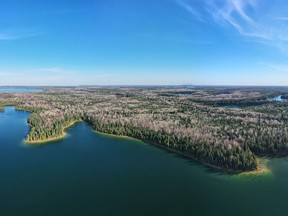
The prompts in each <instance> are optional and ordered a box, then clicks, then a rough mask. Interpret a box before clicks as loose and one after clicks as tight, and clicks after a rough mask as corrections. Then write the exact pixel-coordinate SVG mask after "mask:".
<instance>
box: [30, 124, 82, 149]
mask: <svg viewBox="0 0 288 216" xmlns="http://www.w3.org/2000/svg"><path fill="white" fill-rule="evenodd" d="M81 121H82V120H75V121H72V122H70V123H69V124H68V125H66V126H65V127H63V128H62V134H61V135H60V136H57V137H51V138H48V139H43V140H35V141H27V140H25V143H26V144H28V145H33V144H44V143H48V142H53V141H57V140H61V139H63V138H65V136H66V135H67V133H66V130H67V129H68V128H69V127H71V126H73V125H74V124H76V123H77V122H81Z"/></svg>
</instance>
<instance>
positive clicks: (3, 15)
mask: <svg viewBox="0 0 288 216" xmlns="http://www.w3.org/2000/svg"><path fill="white" fill-rule="evenodd" d="M287 11H288V2H287V1H284V0H275V1H270V0H121V1H120V0H69V1H68V0H21V1H19V0H0V20H1V22H0V85H113V84H117V85H123V84H128V85H138V84H141V85H142V84H148V85H154V84H157V85H158V84H195V85H213V84H214V85H288V12H287Z"/></svg>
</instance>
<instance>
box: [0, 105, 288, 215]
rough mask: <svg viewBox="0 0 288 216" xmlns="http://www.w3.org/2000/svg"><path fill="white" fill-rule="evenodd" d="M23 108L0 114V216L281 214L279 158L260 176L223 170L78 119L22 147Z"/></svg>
mask: <svg viewBox="0 0 288 216" xmlns="http://www.w3.org/2000/svg"><path fill="white" fill-rule="evenodd" d="M28 115H29V114H28V113H27V112H23V111H15V110H14V109H13V107H8V108H6V110H5V112H0V215H1V216H64V215H67V216H82V215H84V216H95V215H99V216H102V215H104V216H106V215H108V216H109V215H111V216H118V215H120V216H121V215H123V216H124V215H125V216H142V215H149V216H150V215H152V216H154V215H155V216H156V215H157V216H159V215H165V216H170V215H171V216H172V215H173V216H174V215H196V216H198V215H287V212H288V205H287V197H288V161H287V158H282V159H273V160H268V159H266V160H264V159H263V161H266V162H267V165H268V167H269V168H270V169H271V170H272V171H271V172H268V173H266V174H265V175H248V176H243V175H225V174H221V173H219V172H215V171H213V170H209V169H207V168H205V167H204V166H202V165H198V164H196V163H193V162H191V161H189V160H187V159H184V158H181V157H178V156H177V155H175V154H172V153H168V152H166V151H165V150H162V149H159V148H156V147H154V146H151V145H148V144H145V143H143V142H140V141H135V140H132V139H124V138H117V137H111V136H107V135H103V134H99V133H95V132H93V131H92V130H91V128H90V127H89V126H88V125H87V124H85V123H78V124H76V125H74V126H73V127H71V128H70V129H69V130H68V136H67V137H66V138H65V139H63V140H60V141H57V142H53V143H48V144H44V145H32V146H26V145H25V144H24V143H23V139H24V137H25V135H26V134H27V133H28V125H27V124H26V120H27V117H28Z"/></svg>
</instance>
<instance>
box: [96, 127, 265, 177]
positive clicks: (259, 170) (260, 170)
mask: <svg viewBox="0 0 288 216" xmlns="http://www.w3.org/2000/svg"><path fill="white" fill-rule="evenodd" d="M93 131H94V132H95V133H98V134H101V135H105V136H111V137H116V138H122V139H129V140H134V141H139V142H144V143H147V144H151V145H153V146H156V147H158V148H161V149H164V150H166V151H168V152H170V153H175V154H176V155H177V156H180V157H184V158H186V159H189V160H193V161H195V162H196V163H199V164H202V165H204V166H206V167H208V168H213V169H215V170H219V171H222V172H226V173H229V174H236V175H262V174H265V173H267V172H269V169H268V168H267V167H266V165H264V164H263V163H261V160H260V159H258V158H257V162H258V167H257V169H256V170H250V171H241V170H232V169H225V168H223V167H219V166H215V165H213V164H209V163H205V162H203V161H200V160H197V159H195V158H194V157H193V156H191V155H188V154H185V153H183V152H180V151H177V150H175V149H171V148H168V147H165V146H162V145H160V144H157V143H153V142H150V141H147V140H141V139H137V138H134V137H129V136H121V135H115V134H109V133H105V132H101V131H97V130H94V129H93Z"/></svg>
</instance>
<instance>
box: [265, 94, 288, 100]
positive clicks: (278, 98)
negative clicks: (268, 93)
mask: <svg viewBox="0 0 288 216" xmlns="http://www.w3.org/2000/svg"><path fill="white" fill-rule="evenodd" d="M268 100H269V101H286V100H287V99H284V98H282V95H279V96H277V97H273V98H269V99H268Z"/></svg>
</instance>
